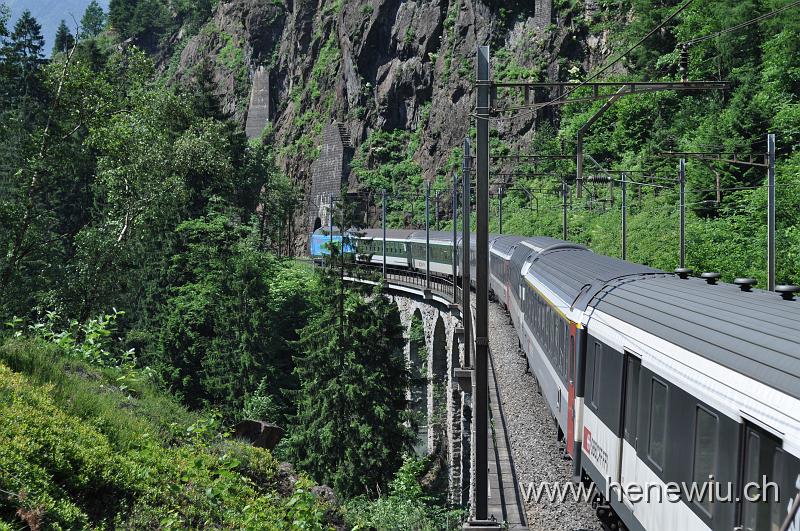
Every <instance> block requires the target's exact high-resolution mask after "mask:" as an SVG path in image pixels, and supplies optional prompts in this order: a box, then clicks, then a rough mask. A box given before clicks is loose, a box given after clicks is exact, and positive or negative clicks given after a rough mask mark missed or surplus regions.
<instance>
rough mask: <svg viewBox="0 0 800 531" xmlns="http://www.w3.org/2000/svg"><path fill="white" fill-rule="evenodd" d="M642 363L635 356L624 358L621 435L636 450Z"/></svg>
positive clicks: (628, 355)
mask: <svg viewBox="0 0 800 531" xmlns="http://www.w3.org/2000/svg"><path fill="white" fill-rule="evenodd" d="M641 369H642V362H641V360H640V359H639V358H637V357H636V356H631V355H630V354H627V355H626V357H625V418H624V420H623V422H625V426H624V430H623V435H624V437H625V440H626V441H628V443H629V444H630V445H631V446H633V448H634V449H636V438H637V437H638V431H637V427H638V421H639V374H640V373H641Z"/></svg>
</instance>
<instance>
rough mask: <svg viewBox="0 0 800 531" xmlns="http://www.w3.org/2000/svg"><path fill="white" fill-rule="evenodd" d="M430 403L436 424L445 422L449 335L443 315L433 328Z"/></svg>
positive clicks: (439, 316)
mask: <svg viewBox="0 0 800 531" xmlns="http://www.w3.org/2000/svg"><path fill="white" fill-rule="evenodd" d="M430 360H431V361H430V368H429V373H428V374H429V378H430V403H429V406H428V415H429V417H430V418H431V419H434V420H435V422H437V423H439V422H444V421H443V419H444V417H445V415H446V409H447V335H446V333H445V327H444V321H443V320H442V316H441V315H437V316H436V324H435V325H434V326H433V334H432V341H431V356H430Z"/></svg>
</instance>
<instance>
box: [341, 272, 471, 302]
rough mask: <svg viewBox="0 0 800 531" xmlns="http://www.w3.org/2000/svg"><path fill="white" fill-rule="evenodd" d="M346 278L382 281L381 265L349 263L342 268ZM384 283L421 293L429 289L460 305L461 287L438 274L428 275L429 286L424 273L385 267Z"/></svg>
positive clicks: (449, 278) (447, 277)
mask: <svg viewBox="0 0 800 531" xmlns="http://www.w3.org/2000/svg"><path fill="white" fill-rule="evenodd" d="M344 268H345V271H346V273H345V274H346V276H348V277H349V278H353V279H357V280H364V281H370V282H378V281H380V280H382V279H384V268H383V264H365V263H360V262H357V263H350V264H345V266H344ZM385 271H386V278H385V279H384V280H385V282H386V283H389V284H397V285H401V286H405V287H411V288H418V289H420V290H421V291H425V290H427V289H430V291H431V293H435V294H437V295H439V296H440V297H442V298H444V299H447V300H449V301H451V302H452V304H460V303H461V300H462V296H461V287H460V286H459V285H458V284H457V283H455V282H454V281H453V279H452V278H451V277H450V276H446V275H442V274H439V273H431V274H430V284H429V283H428V275H426V273H425V272H424V271H418V270H412V269H404V268H400V267H390V266H387V267H386V269H385Z"/></svg>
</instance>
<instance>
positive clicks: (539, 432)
mask: <svg viewBox="0 0 800 531" xmlns="http://www.w3.org/2000/svg"><path fill="white" fill-rule="evenodd" d="M489 330H491V334H490V337H489V345H490V348H491V352H492V359H493V362H494V369H495V378H496V380H497V384H498V386H499V389H500V399H501V401H502V405H503V413H504V416H505V418H506V424H507V426H506V428H507V430H508V436H509V438H510V440H511V452H512V456H513V458H514V467H515V469H516V473H517V479H518V480H519V482H520V483H521V485H522V487H523V488H525V487H527V485H528V484H529V483H534V484H535V485H538V484H539V483H540V482H547V483H550V484H552V483H554V482H559V483H562V484H566V483H568V482H570V481H571V478H572V461H570V460H568V459H566V458H564V456H563V454H564V449H565V447H564V444H563V443H560V442H558V441H557V440H556V435H557V432H556V427H555V423H554V422H553V419H552V415H551V414H550V410H549V409H548V407H547V404H546V402H545V400H544V398H543V397H542V396H541V395H540V394H539V393H538V392H537V386H536V380H535V379H534V377H533V375H532V374H530V373H527V374H526V373H525V369H526V362H525V358H524V357H523V354H522V352H521V351H520V350H519V348H518V339H517V333H516V331H515V330H514V327H513V325H512V324H511V319H510V317H509V316H508V314H507V313H506V312H505V311H504V310H503V308H502V307H501V306H500V305H499V304H490V305H489ZM525 509H526V513H527V516H528V526H529V528H530V529H531V530H532V531H534V530H535V531H539V530H541V531H546V530H553V531H565V530H573V531H576V530H592V531H594V530H600V529H601V527H600V522H599V520H598V519H597V517H596V516H595V512H594V510H593V509H592V507H591V505H589V504H588V503H586V502H583V501H579V502H575V501H574V500H573V499H572V497H571V496H570V497H569V500H567V501H566V502H565V503H551V502H550V501H549V500H542V501H538V502H537V501H535V500H533V499H531V500H529V501H528V502H527V503H526V507H525Z"/></svg>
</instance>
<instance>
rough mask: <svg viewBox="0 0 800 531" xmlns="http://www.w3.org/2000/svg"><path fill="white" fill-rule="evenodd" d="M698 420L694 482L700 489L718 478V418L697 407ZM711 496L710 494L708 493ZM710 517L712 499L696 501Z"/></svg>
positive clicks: (696, 424)
mask: <svg viewBox="0 0 800 531" xmlns="http://www.w3.org/2000/svg"><path fill="white" fill-rule="evenodd" d="M696 418H697V420H696V423H695V427H694V481H695V484H697V485H698V488H702V485H703V484H704V483H705V482H707V481H709V476H710V475H714V476H716V473H715V472H716V468H717V467H716V459H717V424H718V419H717V416H716V415H714V414H713V413H710V412H708V411H707V410H706V409H704V408H702V407H700V406H698V407H697V417H696ZM707 494H710V493H707ZM695 502H696V503H697V504H698V505H699V506H700V507H702V508H703V510H704V511H705V512H706V514H707V515H708V516H711V498H710V496H709V495H707V496H706V497H705V499H703V500H695Z"/></svg>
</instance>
